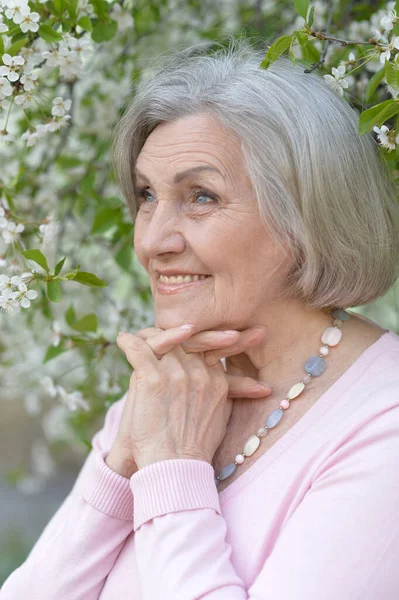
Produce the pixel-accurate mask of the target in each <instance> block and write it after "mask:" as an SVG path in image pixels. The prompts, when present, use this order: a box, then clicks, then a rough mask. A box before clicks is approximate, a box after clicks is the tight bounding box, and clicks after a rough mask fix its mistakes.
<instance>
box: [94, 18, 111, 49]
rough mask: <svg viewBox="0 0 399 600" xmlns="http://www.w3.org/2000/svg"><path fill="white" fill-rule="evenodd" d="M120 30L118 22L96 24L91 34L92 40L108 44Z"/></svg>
mask: <svg viewBox="0 0 399 600" xmlns="http://www.w3.org/2000/svg"><path fill="white" fill-rule="evenodd" d="M117 29H118V23H117V22H116V21H110V22H109V23H96V24H95V25H94V27H93V31H92V32H91V37H92V39H93V40H94V41H95V42H97V44H99V43H101V42H107V41H108V40H111V39H112V38H113V37H114V35H115V33H116V32H117Z"/></svg>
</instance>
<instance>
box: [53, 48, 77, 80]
mask: <svg viewBox="0 0 399 600" xmlns="http://www.w3.org/2000/svg"><path fill="white" fill-rule="evenodd" d="M59 60H60V74H61V75H62V76H63V77H65V78H66V79H67V80H69V79H75V78H76V77H77V76H80V75H81V73H82V69H81V67H82V64H81V60H80V56H79V55H78V54H77V53H76V52H74V51H72V52H69V51H68V50H67V49H66V48H65V49H63V48H61V49H60V54H59Z"/></svg>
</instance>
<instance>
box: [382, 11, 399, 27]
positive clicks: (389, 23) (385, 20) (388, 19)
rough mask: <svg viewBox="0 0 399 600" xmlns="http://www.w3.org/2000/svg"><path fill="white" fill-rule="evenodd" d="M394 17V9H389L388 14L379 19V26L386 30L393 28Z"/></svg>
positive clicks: (395, 17)
mask: <svg viewBox="0 0 399 600" xmlns="http://www.w3.org/2000/svg"><path fill="white" fill-rule="evenodd" d="M396 19H397V16H396V11H395V10H390V11H389V13H388V15H386V16H385V17H382V19H381V20H380V26H381V27H382V29H385V30H386V31H390V30H391V29H393V28H394V27H395V22H396Z"/></svg>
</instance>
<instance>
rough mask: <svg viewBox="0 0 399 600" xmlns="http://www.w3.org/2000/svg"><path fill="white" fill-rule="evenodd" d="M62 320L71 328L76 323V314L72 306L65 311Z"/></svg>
mask: <svg viewBox="0 0 399 600" xmlns="http://www.w3.org/2000/svg"><path fill="white" fill-rule="evenodd" d="M64 319H65V321H66V322H67V323H68V325H69V327H72V326H73V324H74V323H75V322H76V321H77V317H76V313H75V310H74V308H73V306H72V304H71V306H69V308H68V310H66V311H65V315H64Z"/></svg>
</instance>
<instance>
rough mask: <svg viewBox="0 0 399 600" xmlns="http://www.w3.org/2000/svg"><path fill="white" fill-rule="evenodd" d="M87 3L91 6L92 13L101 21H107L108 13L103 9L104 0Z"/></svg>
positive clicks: (91, 0) (92, 0) (93, 0)
mask: <svg viewBox="0 0 399 600" xmlns="http://www.w3.org/2000/svg"><path fill="white" fill-rule="evenodd" d="M89 3H90V4H91V5H92V6H93V8H94V12H95V14H96V15H97V16H98V17H101V18H102V19H107V17H108V13H107V10H106V7H105V1H104V0H89Z"/></svg>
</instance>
